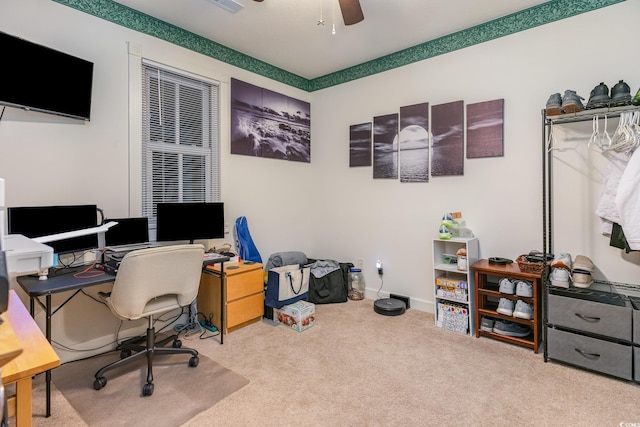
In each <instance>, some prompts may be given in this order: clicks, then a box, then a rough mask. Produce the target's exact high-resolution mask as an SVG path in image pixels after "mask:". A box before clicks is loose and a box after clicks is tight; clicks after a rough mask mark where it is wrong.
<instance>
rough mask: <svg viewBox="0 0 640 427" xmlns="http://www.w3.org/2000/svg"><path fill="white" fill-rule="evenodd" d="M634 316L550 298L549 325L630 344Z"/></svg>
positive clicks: (593, 304) (622, 310)
mask: <svg viewBox="0 0 640 427" xmlns="http://www.w3.org/2000/svg"><path fill="white" fill-rule="evenodd" d="M632 312H633V310H632V309H631V308H630V307H620V306H615V305H610V304H603V303H600V302H595V301H586V300H581V299H576V298H568V297H563V296H559V295H549V323H550V324H553V325H557V326H564V327H566V328H571V329H576V330H580V331H584V332H587V333H593V334H598V335H602V336H606V337H611V338H617V339H620V340H624V341H629V342H630V341H631V339H632V334H631V325H632Z"/></svg>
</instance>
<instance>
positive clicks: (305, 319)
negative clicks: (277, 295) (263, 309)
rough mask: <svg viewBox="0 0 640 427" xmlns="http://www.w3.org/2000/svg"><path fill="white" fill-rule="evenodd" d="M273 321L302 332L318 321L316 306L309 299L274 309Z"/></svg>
mask: <svg viewBox="0 0 640 427" xmlns="http://www.w3.org/2000/svg"><path fill="white" fill-rule="evenodd" d="M273 321H274V322H276V323H279V324H282V325H283V326H286V327H289V328H291V329H293V330H295V331H298V332H302V331H304V330H306V329H309V328H310V327H312V326H313V325H315V323H316V306H315V304H313V303H310V302H308V301H296V302H294V303H293V304H289V305H285V306H284V307H281V308H274V309H273Z"/></svg>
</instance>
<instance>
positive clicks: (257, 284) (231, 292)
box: [226, 269, 264, 301]
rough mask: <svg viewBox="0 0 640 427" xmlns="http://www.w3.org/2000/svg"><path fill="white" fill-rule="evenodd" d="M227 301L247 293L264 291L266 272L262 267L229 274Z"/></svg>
mask: <svg viewBox="0 0 640 427" xmlns="http://www.w3.org/2000/svg"><path fill="white" fill-rule="evenodd" d="M226 279H227V288H226V289H227V292H226V297H227V301H233V300H236V299H238V298H242V297H245V296H247V295H251V294H255V293H258V292H262V291H264V273H263V271H262V269H257V270H252V271H247V272H244V273H241V274H236V275H233V276H231V275H229V276H227V278H226Z"/></svg>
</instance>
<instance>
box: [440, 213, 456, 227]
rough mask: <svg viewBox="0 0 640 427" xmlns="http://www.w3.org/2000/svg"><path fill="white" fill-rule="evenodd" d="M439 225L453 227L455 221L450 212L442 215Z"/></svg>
mask: <svg viewBox="0 0 640 427" xmlns="http://www.w3.org/2000/svg"><path fill="white" fill-rule="evenodd" d="M440 225H444V226H445V227H447V228H453V227H455V226H456V223H455V222H454V221H453V217H452V216H451V214H450V213H446V214H444V215H442V221H440Z"/></svg>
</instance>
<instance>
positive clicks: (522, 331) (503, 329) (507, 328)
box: [493, 320, 531, 337]
mask: <svg viewBox="0 0 640 427" xmlns="http://www.w3.org/2000/svg"><path fill="white" fill-rule="evenodd" d="M493 332H495V333H496V334H500V335H506V336H509V337H526V336H527V335H529V334H530V333H531V329H529V327H528V326H525V325H520V324H518V323H514V322H509V321H507V320H496V323H495V325H493Z"/></svg>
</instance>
